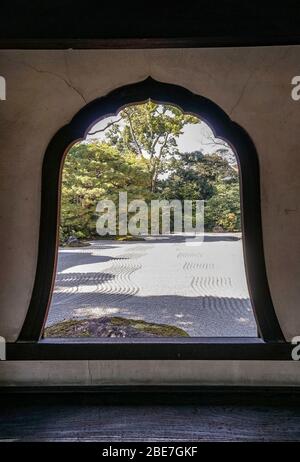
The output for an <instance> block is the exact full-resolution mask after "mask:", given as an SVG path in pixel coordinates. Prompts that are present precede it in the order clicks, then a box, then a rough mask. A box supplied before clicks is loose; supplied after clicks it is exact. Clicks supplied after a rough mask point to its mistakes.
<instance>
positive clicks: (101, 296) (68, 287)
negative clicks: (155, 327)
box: [52, 257, 141, 308]
mask: <svg viewBox="0 0 300 462" xmlns="http://www.w3.org/2000/svg"><path fill="white" fill-rule="evenodd" d="M140 268H141V265H140V264H137V263H135V262H134V261H133V260H130V259H125V258H124V257H122V258H116V259H115V260H114V262H113V264H112V265H111V266H110V267H108V268H105V270H104V271H105V272H99V273H98V272H97V273H60V274H58V275H57V279H56V285H55V289H54V294H53V300H52V303H53V304H55V305H64V304H70V303H72V304H74V308H77V307H79V306H82V305H84V306H88V305H92V306H95V305H101V306H107V305H111V304H112V303H115V302H120V301H121V300H123V299H125V298H127V297H129V296H132V295H135V294H137V293H138V292H139V290H140V288H139V286H137V285H136V284H134V283H133V282H132V279H131V276H132V274H133V273H134V272H135V271H137V270H139V269H140Z"/></svg>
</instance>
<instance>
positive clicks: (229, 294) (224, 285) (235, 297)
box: [191, 276, 252, 318]
mask: <svg viewBox="0 0 300 462" xmlns="http://www.w3.org/2000/svg"><path fill="white" fill-rule="evenodd" d="M191 288H192V289H193V291H194V293H195V294H196V295H198V296H200V297H201V305H202V308H203V309H205V310H207V311H210V312H213V311H215V312H216V313H217V314H218V316H221V317H224V318H226V317H228V314H230V315H232V316H241V315H245V314H247V312H249V311H251V310H252V309H251V304H250V300H249V299H248V298H247V297H245V295H244V294H242V293H237V292H238V291H237V290H236V289H235V288H234V287H233V285H232V280H231V278H230V277H220V276H219V277H218V276H216V277H214V276H194V277H193V279H192V282H191Z"/></svg>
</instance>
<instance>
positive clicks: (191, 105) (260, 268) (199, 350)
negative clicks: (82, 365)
mask: <svg viewBox="0 0 300 462" xmlns="http://www.w3.org/2000/svg"><path fill="white" fill-rule="evenodd" d="M148 99H151V100H153V101H155V102H158V103H165V104H173V105H175V106H178V107H179V108H180V109H181V110H182V111H183V112H185V113H191V114H194V115H195V116H197V117H199V118H200V119H201V120H203V121H205V122H206V123H207V124H208V125H209V126H210V128H211V129H212V130H213V132H214V135H215V136H216V137H218V138H222V139H224V140H225V141H226V142H227V143H229V144H230V145H231V147H232V148H233V150H234V152H235V153H236V156H237V159H238V163H239V167H240V191H241V212H242V213H241V215H242V231H243V248H244V259H245V266H246V274H247V280H248V287H249V293H250V298H251V301H252V307H253V310H254V315H255V318H256V322H257V326H258V331H259V338H240V337H239V338H222V337H217V338H212V337H209V338H205V337H201V338H197V337H195V338H188V339H178V338H169V339H146V338H145V339H104V338H101V339H88V340H82V339H55V340H54V339H41V336H42V332H43V327H44V323H45V320H46V318H47V312H48V308H49V304H50V299H51V293H52V290H53V284H54V279H55V273H56V259H57V248H58V220H59V204H60V184H61V170H62V164H63V160H64V156H65V154H66V153H67V152H68V150H69V148H70V146H72V145H73V144H74V143H75V142H77V141H80V140H83V139H84V138H85V136H86V134H87V132H88V131H89V129H90V127H91V126H92V125H94V124H95V123H96V122H97V121H99V120H101V119H103V118H104V117H107V116H109V115H115V114H117V113H118V112H119V111H120V109H121V108H122V107H124V106H126V105H129V104H135V103H141V102H144V101H147V100H148ZM7 358H8V359H11V360H15V359H16V360H17V359H45V360H46V359H49V360H55V359H71V360H77V359H107V360H108V359H109V360H111V359H205V360H206V359H207V360H212V359H216V360H218V359H222V360H240V359H245V360H257V359H261V360H275V359H276V360H288V359H291V344H290V343H288V342H286V341H285V339H284V336H283V333H282V331H281V328H280V325H279V322H278V320H277V317H276V314H275V310H274V307H273V303H272V299H271V295H270V290H269V285H268V279H267V274H266V266H265V258H264V249H263V235H262V223H261V207H260V177H259V162H258V156H257V152H256V149H255V146H254V144H253V142H252V140H251V139H250V137H249V136H248V134H247V133H246V131H245V130H244V129H243V128H242V127H241V126H239V125H238V124H237V123H236V122H234V121H232V120H231V119H230V118H229V117H228V115H227V114H226V113H225V112H224V111H223V110H222V109H221V108H220V107H219V106H217V105H216V104H215V103H214V102H212V101H211V100H209V99H207V98H205V97H203V96H199V95H196V94H193V93H192V92H190V91H189V90H187V89H185V88H183V87H180V86H177V85H173V84H169V83H162V82H158V81H156V80H153V79H152V78H150V77H149V78H147V79H146V80H144V81H141V82H137V83H133V84H130V85H127V86H124V87H121V88H118V89H116V90H114V91H112V92H111V93H109V94H108V95H106V96H104V97H101V98H98V99H96V100H94V101H92V102H91V103H89V104H87V105H86V106H85V107H83V108H82V109H81V110H80V111H79V112H78V113H77V114H76V115H75V116H74V117H73V119H72V120H71V122H70V123H69V124H67V125H65V126H64V127H62V128H61V129H60V130H59V131H58V132H57V133H56V134H55V136H54V137H53V138H52V140H51V141H50V143H49V145H48V147H47V150H46V153H45V157H44V162H43V170H42V197H41V215H40V236H39V251H38V262H37V269H36V276H35V282H34V288H33V292H32V297H31V301H30V306H29V309H28V313H27V316H26V319H25V322H24V324H23V327H22V330H21V333H20V336H19V339H18V341H17V342H15V343H10V344H8V345H7Z"/></svg>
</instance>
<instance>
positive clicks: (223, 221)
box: [159, 151, 240, 231]
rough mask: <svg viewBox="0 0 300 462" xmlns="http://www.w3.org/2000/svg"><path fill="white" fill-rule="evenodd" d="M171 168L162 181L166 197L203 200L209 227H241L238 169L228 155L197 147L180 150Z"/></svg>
mask: <svg viewBox="0 0 300 462" xmlns="http://www.w3.org/2000/svg"><path fill="white" fill-rule="evenodd" d="M169 168H170V170H171V173H170V175H169V177H168V178H167V179H166V180H164V181H161V183H160V185H159V190H160V193H161V194H162V195H163V196H164V197H165V198H166V199H173V198H176V199H180V200H181V201H183V200H185V199H188V200H204V201H205V215H204V220H205V223H204V224H205V229H206V231H211V230H213V228H214V227H215V226H222V228H223V229H224V230H226V231H234V230H239V229H240V198H239V179H238V173H237V171H236V169H235V168H233V167H232V166H231V165H230V163H229V162H228V161H227V160H226V159H224V158H223V157H222V156H221V155H220V154H203V153H201V152H200V151H195V152H192V153H184V154H179V155H178V156H177V158H176V159H173V160H172V161H171V162H170V165H169Z"/></svg>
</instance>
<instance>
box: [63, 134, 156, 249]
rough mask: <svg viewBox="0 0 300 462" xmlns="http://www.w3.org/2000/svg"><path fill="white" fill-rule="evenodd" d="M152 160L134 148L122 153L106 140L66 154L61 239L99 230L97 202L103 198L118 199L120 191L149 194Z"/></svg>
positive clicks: (130, 195) (135, 195)
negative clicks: (134, 150)
mask: <svg viewBox="0 0 300 462" xmlns="http://www.w3.org/2000/svg"><path fill="white" fill-rule="evenodd" d="M148 164H149V161H148V160H147V159H145V158H137V156H136V154H135V153H134V152H131V151H126V152H123V153H120V152H119V151H118V149H117V148H115V147H114V146H110V145H109V144H107V143H103V142H93V143H78V144H76V145H74V146H73V147H72V148H71V149H70V151H69V152H68V154H67V155H66V159H65V163H64V167H63V175H62V192H61V220H60V225H61V229H60V232H61V241H64V240H65V239H66V238H67V237H68V236H70V235H71V234H74V235H75V236H76V237H78V238H84V237H85V238H88V237H92V236H93V235H95V233H96V228H95V222H96V218H97V216H96V215H95V210H96V205H97V203H98V201H99V200H101V199H112V200H114V201H115V202H117V199H118V193H119V191H128V198H129V200H130V199H131V198H132V199H133V198H134V199H137V198H143V199H148V197H149V188H147V185H148V184H149V165H148Z"/></svg>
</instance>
